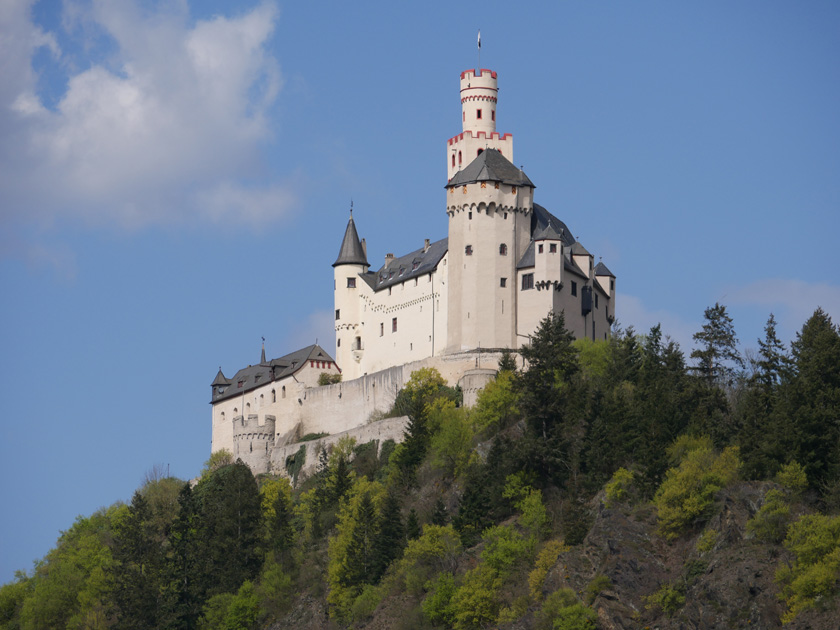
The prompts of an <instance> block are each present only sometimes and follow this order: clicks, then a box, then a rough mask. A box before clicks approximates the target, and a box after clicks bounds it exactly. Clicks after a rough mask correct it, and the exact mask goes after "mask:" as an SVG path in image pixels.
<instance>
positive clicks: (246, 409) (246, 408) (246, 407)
mask: <svg viewBox="0 0 840 630" xmlns="http://www.w3.org/2000/svg"><path fill="white" fill-rule="evenodd" d="M245 413H251V403H245Z"/></svg>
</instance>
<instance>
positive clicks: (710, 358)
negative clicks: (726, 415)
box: [691, 302, 744, 387]
mask: <svg viewBox="0 0 840 630" xmlns="http://www.w3.org/2000/svg"><path fill="white" fill-rule="evenodd" d="M703 316H704V317H705V318H706V323H705V324H703V329H702V330H700V332H696V333H694V336H693V339H694V341H696V342H698V343H699V344H700V347H699V348H696V349H695V350H692V352H691V358H692V359H697V371H698V373H699V374H700V375H701V376H702V377H703V378H704V379H705V380H706V382H707V384H708V385H709V386H710V387H712V386H714V385H719V386H721V385H731V384H732V381H733V378H734V375H735V368H734V367H733V365H734V366H737V367H740V368H743V366H744V362H743V360H742V359H741V355H740V354H738V338H737V337H736V336H735V328H734V326H733V325H732V318H731V317H730V316H729V314H728V313H727V312H726V307H725V306H723V305H722V304H720V303H718V302H715V305H714V306H712V307H710V308H707V309H706V310H705V312H704V313H703Z"/></svg>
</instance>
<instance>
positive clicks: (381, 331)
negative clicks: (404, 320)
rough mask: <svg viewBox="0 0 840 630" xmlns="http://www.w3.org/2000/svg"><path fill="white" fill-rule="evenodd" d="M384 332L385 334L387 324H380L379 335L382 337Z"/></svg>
mask: <svg viewBox="0 0 840 630" xmlns="http://www.w3.org/2000/svg"><path fill="white" fill-rule="evenodd" d="M384 334H385V324H379V336H380V337H381V336H382V335H384Z"/></svg>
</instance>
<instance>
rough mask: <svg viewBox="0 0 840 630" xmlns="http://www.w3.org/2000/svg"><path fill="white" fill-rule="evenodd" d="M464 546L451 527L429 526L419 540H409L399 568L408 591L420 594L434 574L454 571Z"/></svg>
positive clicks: (425, 526) (424, 527)
mask: <svg viewBox="0 0 840 630" xmlns="http://www.w3.org/2000/svg"><path fill="white" fill-rule="evenodd" d="M460 553H461V543H460V541H459V539H458V533H457V532H456V531H455V529H454V528H453V527H452V525H446V526H440V525H431V524H428V523H427V524H426V525H424V526H423V533H422V534H421V535H420V537H419V538H416V539H414V540H410V541H409V542H408V546H407V547H406V548H405V552H404V553H403V557H402V559H401V560H400V562H399V565H398V573H399V575H400V576H401V577H402V579H403V580H404V582H405V587H406V590H408V591H409V592H411V593H421V592H423V590H424V586H425V585H426V583H427V582H428V581H429V580H430V579H431V577H432V576H433V575H435V574H436V573H439V572H441V571H453V570H454V569H455V561H456V559H457V557H458V554H460Z"/></svg>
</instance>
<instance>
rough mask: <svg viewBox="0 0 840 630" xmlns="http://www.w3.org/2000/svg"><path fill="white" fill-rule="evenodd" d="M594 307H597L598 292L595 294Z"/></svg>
mask: <svg viewBox="0 0 840 630" xmlns="http://www.w3.org/2000/svg"><path fill="white" fill-rule="evenodd" d="M595 308H598V294H597V293H596V294H595Z"/></svg>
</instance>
